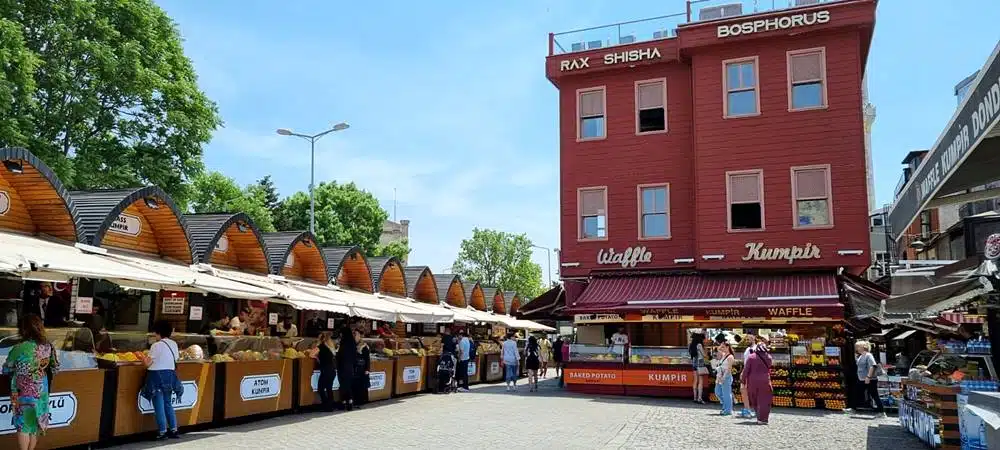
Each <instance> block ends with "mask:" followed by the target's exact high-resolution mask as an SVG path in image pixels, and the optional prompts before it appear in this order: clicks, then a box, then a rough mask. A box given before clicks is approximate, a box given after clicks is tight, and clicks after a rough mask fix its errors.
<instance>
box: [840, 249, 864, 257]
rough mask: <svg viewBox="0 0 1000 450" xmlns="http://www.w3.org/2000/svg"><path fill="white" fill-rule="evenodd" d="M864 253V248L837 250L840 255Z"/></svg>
mask: <svg viewBox="0 0 1000 450" xmlns="http://www.w3.org/2000/svg"><path fill="white" fill-rule="evenodd" d="M864 253H865V251H864V250H837V254H838V255H840V256H847V255H863V254H864Z"/></svg>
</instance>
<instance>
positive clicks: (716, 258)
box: [701, 255, 726, 261]
mask: <svg viewBox="0 0 1000 450" xmlns="http://www.w3.org/2000/svg"><path fill="white" fill-rule="evenodd" d="M725 257H726V255H701V259H704V260H705V261H721V260H722V258H725Z"/></svg>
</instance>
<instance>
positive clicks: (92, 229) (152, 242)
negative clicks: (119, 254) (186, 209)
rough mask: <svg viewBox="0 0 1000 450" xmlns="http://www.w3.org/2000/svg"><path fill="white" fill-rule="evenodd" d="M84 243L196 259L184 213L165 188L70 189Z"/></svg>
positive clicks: (186, 259) (189, 259)
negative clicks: (193, 256)
mask: <svg viewBox="0 0 1000 450" xmlns="http://www.w3.org/2000/svg"><path fill="white" fill-rule="evenodd" d="M70 196H71V197H72V198H73V203H74V206H75V209H76V223H77V226H78V227H79V228H80V229H81V230H82V232H83V237H84V239H83V240H82V242H83V243H85V244H89V245H93V246H95V247H106V248H119V249H125V250H132V251H136V252H140V253H146V254H152V255H159V256H164V257H167V258H171V259H175V260H177V261H181V262H184V263H188V264H191V263H192V262H194V258H192V255H193V253H194V251H193V249H192V247H191V236H190V235H188V230H187V227H186V226H185V225H184V216H183V215H182V214H181V210H180V209H179V208H177V205H176V204H174V201H173V199H171V198H170V196H169V195H167V193H166V192H164V191H163V189H160V188H158V187H156V186H147V187H141V188H130V189H112V190H99V191H73V192H70Z"/></svg>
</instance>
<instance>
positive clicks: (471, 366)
mask: <svg viewBox="0 0 1000 450" xmlns="http://www.w3.org/2000/svg"><path fill="white" fill-rule="evenodd" d="M475 374H476V363H474V362H471V361H470V362H469V376H470V377H471V376H473V375H475Z"/></svg>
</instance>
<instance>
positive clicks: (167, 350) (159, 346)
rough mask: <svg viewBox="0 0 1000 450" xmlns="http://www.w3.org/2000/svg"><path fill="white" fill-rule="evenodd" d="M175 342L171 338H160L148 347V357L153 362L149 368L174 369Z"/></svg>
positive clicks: (175, 362)
mask: <svg viewBox="0 0 1000 450" xmlns="http://www.w3.org/2000/svg"><path fill="white" fill-rule="evenodd" d="M178 354H179V352H178V350H177V343H176V342H174V341H173V340H172V339H167V338H164V339H160V340H159V341H157V342H154V343H153V346H152V347H150V348H149V358H150V359H152V360H153V363H152V364H150V365H149V370H174V369H176V368H177V356H178Z"/></svg>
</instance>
